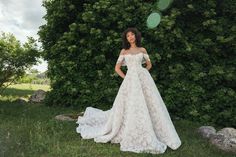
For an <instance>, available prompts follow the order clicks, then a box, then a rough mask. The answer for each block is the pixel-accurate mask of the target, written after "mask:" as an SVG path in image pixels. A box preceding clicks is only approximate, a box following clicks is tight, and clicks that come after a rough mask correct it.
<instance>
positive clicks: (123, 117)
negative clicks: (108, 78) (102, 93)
mask: <svg viewBox="0 0 236 157" xmlns="http://www.w3.org/2000/svg"><path fill="white" fill-rule="evenodd" d="M146 60H150V58H149V56H148V54H147V53H143V52H137V53H134V54H125V55H124V54H120V56H119V58H118V60H117V63H121V64H122V66H127V68H128V69H127V73H126V75H125V78H124V80H123V82H122V83H121V85H120V88H119V91H118V93H117V95H116V97H115V100H114V103H113V106H112V108H111V109H110V110H107V111H103V110H100V109H97V108H94V107H87V108H86V110H85V112H84V115H83V116H79V117H78V120H77V122H76V123H77V124H79V126H78V127H77V128H76V132H77V133H80V135H81V137H82V138H83V139H91V138H93V139H94V141H95V142H102V143H106V142H109V141H110V142H111V143H119V144H120V150H121V151H131V152H136V153H152V154H161V153H164V152H165V150H166V149H167V146H169V147H170V148H171V149H173V150H176V149H177V148H178V147H180V145H181V141H180V138H179V136H178V134H177V132H176V130H175V127H174V125H173V123H172V121H171V118H170V116H169V113H168V110H167V108H166V106H165V104H164V102H163V100H162V98H161V95H160V93H159V91H158V89H157V87H156V85H155V82H154V80H153V78H152V77H151V75H150V73H149V71H148V70H147V69H146V68H144V67H143V66H142V64H143V63H145V62H146Z"/></svg>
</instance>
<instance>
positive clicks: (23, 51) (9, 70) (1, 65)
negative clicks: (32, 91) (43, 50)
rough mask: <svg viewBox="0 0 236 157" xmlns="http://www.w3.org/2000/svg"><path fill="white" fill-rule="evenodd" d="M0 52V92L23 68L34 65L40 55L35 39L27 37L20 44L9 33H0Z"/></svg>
mask: <svg viewBox="0 0 236 157" xmlns="http://www.w3.org/2000/svg"><path fill="white" fill-rule="evenodd" d="M0 54H1V55H0V92H1V91H3V90H4V89H5V88H6V87H7V86H8V85H10V84H11V83H13V82H14V81H15V80H16V79H18V78H20V77H21V76H23V74H24V73H25V70H26V69H27V68H29V67H31V66H32V65H34V64H35V63H36V62H37V57H39V55H40V53H39V50H38V48H37V44H36V40H35V39H33V38H31V37H29V38H28V41H27V42H26V43H24V44H23V45H21V43H20V41H18V40H17V39H16V38H15V37H14V35H13V34H10V33H2V34H1V35H0Z"/></svg>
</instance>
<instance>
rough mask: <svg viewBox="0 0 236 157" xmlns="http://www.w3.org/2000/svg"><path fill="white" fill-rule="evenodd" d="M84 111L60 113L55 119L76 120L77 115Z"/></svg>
mask: <svg viewBox="0 0 236 157" xmlns="http://www.w3.org/2000/svg"><path fill="white" fill-rule="evenodd" d="M83 114H84V112H80V113H79V114H61V115H57V116H56V117H55V119H57V120H61V121H76V120H77V118H78V116H81V115H83Z"/></svg>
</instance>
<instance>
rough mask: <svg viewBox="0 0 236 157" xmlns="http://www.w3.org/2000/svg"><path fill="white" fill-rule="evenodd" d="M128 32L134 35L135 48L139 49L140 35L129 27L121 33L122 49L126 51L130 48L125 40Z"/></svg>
mask: <svg viewBox="0 0 236 157" xmlns="http://www.w3.org/2000/svg"><path fill="white" fill-rule="evenodd" d="M128 32H132V33H134V34H135V43H136V46H137V47H141V33H140V32H139V31H138V29H137V28H134V27H129V28H127V29H126V30H125V31H124V32H123V33H122V43H123V44H122V47H123V48H124V49H126V50H127V49H129V48H130V43H129V42H128V40H127V38H126V34H127V33H128Z"/></svg>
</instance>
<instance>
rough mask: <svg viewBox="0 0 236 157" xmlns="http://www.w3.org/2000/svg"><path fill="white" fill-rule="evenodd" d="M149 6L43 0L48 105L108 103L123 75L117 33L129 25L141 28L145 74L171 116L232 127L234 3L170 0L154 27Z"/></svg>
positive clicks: (104, 0)
mask: <svg viewBox="0 0 236 157" xmlns="http://www.w3.org/2000/svg"><path fill="white" fill-rule="evenodd" d="M153 4H154V2H151V1H137V0H131V1H127V0H125V1H110V0H99V1H85V0H84V1H72V0H58V1H56V0H52V1H45V2H44V6H45V8H46V10H47V14H46V16H45V19H46V21H47V24H45V25H43V26H41V28H40V31H39V35H40V38H41V41H42V43H43V48H44V53H43V57H44V59H46V60H48V63H49V72H48V74H49V77H50V79H51V86H52V89H53V90H52V91H51V92H50V93H49V94H48V95H47V101H46V102H47V104H49V105H62V106H71V105H74V106H81V107H83V108H85V107H86V106H94V107H99V108H104V109H107V108H110V107H111V106H112V103H113V101H114V99H115V96H116V94H117V91H118V89H119V85H120V83H121V81H122V80H121V78H119V77H118V75H117V74H116V73H115V71H114V66H115V62H116V60H117V58H118V55H119V52H120V50H121V33H122V32H123V31H124V30H125V29H126V28H127V27H132V26H134V27H137V28H138V29H139V30H140V31H141V32H142V37H143V38H142V43H143V46H144V47H145V48H146V49H147V50H148V53H149V55H150V58H151V61H152V64H153V68H152V70H151V71H150V73H151V74H152V76H153V79H154V80H155V81H156V83H157V86H158V87H159V90H160V93H161V94H162V97H163V99H164V101H165V103H166V105H167V107H168V108H169V110H170V112H171V113H172V114H173V115H175V116H179V117H182V118H187V119H192V120H198V121H203V122H208V123H215V124H219V125H224V126H226V125H228V126H235V124H236V119H234V118H232V117H233V115H235V113H236V111H235V104H234V103H233V102H235V100H236V94H235V89H236V84H235V82H236V69H235V68H236V54H235V36H236V27H235V25H234V24H233V21H235V17H236V15H235V14H236V13H235V10H236V4H235V3H234V1H233V0H228V1H214V0H207V1H206V0H204V1H192V0H186V1H174V2H173V3H172V6H171V7H170V8H169V9H168V10H166V11H165V12H163V13H162V21H161V23H160V25H159V26H158V27H157V28H156V29H152V30H149V29H147V28H146V18H147V16H148V15H149V14H150V11H151V8H152V5H153ZM123 70H126V69H123Z"/></svg>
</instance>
